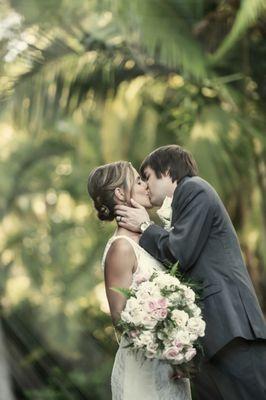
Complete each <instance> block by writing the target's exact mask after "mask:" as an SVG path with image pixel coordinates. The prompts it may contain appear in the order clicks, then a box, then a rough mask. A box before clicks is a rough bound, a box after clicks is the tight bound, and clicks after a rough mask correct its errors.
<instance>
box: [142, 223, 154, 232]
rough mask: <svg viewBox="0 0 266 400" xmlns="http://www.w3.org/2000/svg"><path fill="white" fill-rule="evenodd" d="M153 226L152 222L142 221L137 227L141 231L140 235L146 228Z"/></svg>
mask: <svg viewBox="0 0 266 400" xmlns="http://www.w3.org/2000/svg"><path fill="white" fill-rule="evenodd" d="M153 224H154V222H153V221H144V222H142V223H141V224H140V226H139V229H140V230H141V233H143V232H144V231H145V230H146V229H147V228H148V226H150V225H153Z"/></svg>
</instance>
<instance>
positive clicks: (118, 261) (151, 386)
mask: <svg viewBox="0 0 266 400" xmlns="http://www.w3.org/2000/svg"><path fill="white" fill-rule="evenodd" d="M88 192H89V195H90V197H91V198H92V199H93V201H94V206H95V208H96V210H97V211H98V218H99V219H100V220H102V221H113V220H114V219H115V214H114V207H115V205H117V204H126V205H129V204H130V198H133V199H134V200H135V201H137V202H138V203H139V204H140V205H142V206H143V207H145V208H147V209H149V208H152V204H151V202H150V199H149V193H148V187H147V184H146V182H144V181H143V180H142V179H141V177H140V176H139V174H138V172H137V171H136V169H135V168H133V166H132V164H131V163H130V162H126V161H118V162H114V163H111V164H106V165H101V166H99V167H97V168H95V169H93V170H92V171H91V173H90V175H89V179H88ZM139 237H140V234H139V233H136V232H131V231H129V230H127V229H125V228H122V227H119V226H117V228H116V230H115V232H114V234H113V236H112V237H111V238H110V239H109V240H108V242H107V244H106V247H105V250H104V254H103V258H102V266H103V268H104V279H105V289H106V295H107V299H108V303H109V307H110V313H111V318H112V321H113V324H114V326H116V324H117V322H118V320H119V318H120V314H121V312H122V310H123V309H124V307H125V303H126V299H125V297H123V296H122V295H121V294H119V293H117V292H115V291H113V290H112V289H111V288H112V287H123V288H129V287H130V286H131V285H132V283H133V282H134V277H135V275H136V273H137V272H142V271H145V269H146V268H154V269H163V265H162V264H161V263H160V262H159V261H157V260H156V259H155V258H153V257H152V256H151V255H150V254H149V253H148V252H146V251H145V250H144V249H143V248H142V247H140V246H139V244H138V241H139ZM125 344H126V343H125V341H124V339H123V337H122V340H121V341H120V344H119V348H118V351H117V353H116V356H115V361H114V366H113V370H112V376H111V389H112V399H113V400H135V399H139V400H159V399H160V400H191V392H190V382H189V380H188V379H186V378H183V379H178V380H174V379H172V375H173V369H172V367H171V365H170V364H168V363H167V362H165V361H159V360H156V359H153V360H150V359H144V357H143V356H142V355H140V354H138V355H137V356H136V355H135V354H134V353H133V352H132V351H131V350H130V349H128V348H125Z"/></svg>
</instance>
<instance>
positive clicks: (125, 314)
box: [121, 311, 132, 322]
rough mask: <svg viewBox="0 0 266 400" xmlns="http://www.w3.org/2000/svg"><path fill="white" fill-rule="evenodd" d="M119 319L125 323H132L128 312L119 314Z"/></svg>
mask: <svg viewBox="0 0 266 400" xmlns="http://www.w3.org/2000/svg"><path fill="white" fill-rule="evenodd" d="M121 319H122V320H123V321H125V322H132V317H131V315H130V314H129V312H128V311H122V312H121Z"/></svg>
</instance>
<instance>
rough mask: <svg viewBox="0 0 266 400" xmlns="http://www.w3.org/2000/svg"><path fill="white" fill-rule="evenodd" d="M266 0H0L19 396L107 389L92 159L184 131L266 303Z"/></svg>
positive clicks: (6, 257)
mask: <svg viewBox="0 0 266 400" xmlns="http://www.w3.org/2000/svg"><path fill="white" fill-rule="evenodd" d="M265 26H266V25H265V2H264V1H263V0H252V1H249V0H242V1H238V0H228V1H223V0H209V1H207V0H198V1H192V0H186V1H181V0H164V1H160V0H142V1H140V0H134V1H130V2H129V1H124V0H113V1H107V0H106V1H105V0H101V1H96V0H95V1H94V0H91V1H89V0H83V1H81V0H75V1H70V0H60V1H59V0H58V1H56V2H54V1H42V0H28V1H17V0H9V1H8V0H1V2H0V55H1V62H0V101H1V103H0V106H1V109H0V132H1V136H0V143H1V151H0V165H1V169H0V180H1V187H0V192H1V196H0V218H1V222H0V223H1V230H0V274H1V280H0V282H1V285H0V288H1V316H2V321H3V332H4V334H5V335H4V339H5V342H6V347H7V348H8V351H9V358H8V362H9V365H10V374H11V377H12V385H13V389H14V392H15V394H16V396H17V398H19V399H32V400H33V399H34V400H46V399H49V400H55V399H56V400H59V399H60V400H61V399H74V400H76V399H94V400H96V399H99V400H100V399H106V398H110V387H109V386H110V385H109V379H110V372H111V368H112V363H113V357H114V354H115V351H116V347H117V345H116V342H115V337H114V333H113V329H112V327H111V321H110V318H109V316H108V313H107V308H106V302H105V301H104V299H105V296H104V286H103V282H102V281H103V276H102V270H101V266H100V264H101V256H102V252H103V249H104V245H105V242H106V240H107V239H108V237H109V236H110V235H111V234H112V232H113V230H114V225H113V224H104V223H100V222H99V221H98V220H97V219H96V216H95V213H94V210H93V206H92V203H91V202H90V201H89V199H88V196H87V193H86V181H87V176H88V173H89V171H90V170H91V169H92V168H93V167H94V166H96V165H100V164H102V163H107V162H112V161H115V160H119V159H125V160H130V161H131V162H132V163H133V164H134V165H135V166H136V167H137V168H138V166H139V164H140V162H141V161H142V159H143V158H144V157H145V155H146V154H148V153H149V152H150V151H152V150H153V149H154V148H156V147H158V146H160V145H164V144H168V143H177V144H180V145H182V146H184V147H186V148H187V149H189V150H190V151H192V153H193V154H194V156H195V158H196V160H197V162H198V165H199V169H200V175H201V176H202V177H203V178H205V179H207V180H208V181H209V182H210V183H211V184H212V185H213V186H214V187H215V188H216V190H217V191H218V192H219V194H220V196H221V197H222V199H223V201H224V202H225V205H226V207H227V209H228V211H229V214H230V216H231V218H232V220H233V223H234V225H235V227H236V229H237V232H238V235H239V239H240V242H241V246H242V250H243V255H244V257H245V259H246V262H247V266H248V269H249V272H250V274H251V277H252V280H253V282H254V286H255V289H256V292H257V295H258V298H259V301H260V304H261V306H262V308H263V310H264V311H266V290H265V288H266V272H265V261H266V250H265V249H266V247H265V238H266V146H265V144H266V136H265V101H266V80H265V79H266V78H265V76H266V74H265V66H266V58H265V55H266V45H265V35H266V32H265Z"/></svg>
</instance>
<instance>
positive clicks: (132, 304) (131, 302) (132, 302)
mask: <svg viewBox="0 0 266 400" xmlns="http://www.w3.org/2000/svg"><path fill="white" fill-rule="evenodd" d="M138 306H139V305H138V302H137V299H136V298H135V297H130V298H129V299H128V300H127V302H126V306H125V311H128V312H131V311H132V310H134V309H135V308H137V307H138Z"/></svg>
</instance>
